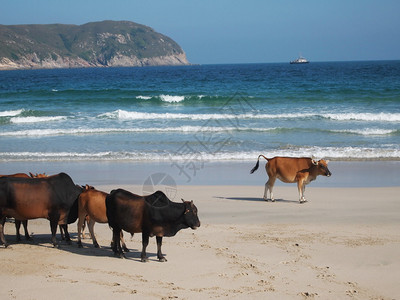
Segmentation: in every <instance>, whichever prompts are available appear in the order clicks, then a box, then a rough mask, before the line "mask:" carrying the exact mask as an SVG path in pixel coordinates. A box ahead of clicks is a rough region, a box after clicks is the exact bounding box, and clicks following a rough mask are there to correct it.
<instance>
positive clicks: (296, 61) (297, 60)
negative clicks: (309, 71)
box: [290, 55, 309, 64]
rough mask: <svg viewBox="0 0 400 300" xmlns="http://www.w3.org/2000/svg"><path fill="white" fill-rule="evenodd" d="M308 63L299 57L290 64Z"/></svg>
mask: <svg viewBox="0 0 400 300" xmlns="http://www.w3.org/2000/svg"><path fill="white" fill-rule="evenodd" d="M308 63H309V61H308V60H307V59H305V58H304V57H303V56H301V55H299V57H298V58H297V59H295V60H292V61H291V62H290V64H308Z"/></svg>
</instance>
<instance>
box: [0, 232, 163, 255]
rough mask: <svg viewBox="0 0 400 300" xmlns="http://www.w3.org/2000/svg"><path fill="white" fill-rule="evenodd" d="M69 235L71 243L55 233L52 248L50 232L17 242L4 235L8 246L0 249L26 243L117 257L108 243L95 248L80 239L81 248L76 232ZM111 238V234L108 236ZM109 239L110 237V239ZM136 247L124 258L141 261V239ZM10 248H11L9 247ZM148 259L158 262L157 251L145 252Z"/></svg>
mask: <svg viewBox="0 0 400 300" xmlns="http://www.w3.org/2000/svg"><path fill="white" fill-rule="evenodd" d="M70 236H71V240H72V241H71V243H70V244H69V243H67V242H66V241H63V240H61V238H60V236H59V235H57V242H58V247H57V248H54V247H53V244H52V243H51V234H34V233H32V234H31V239H30V240H26V239H25V238H24V237H22V239H21V241H19V242H17V241H16V239H15V235H9V234H7V235H5V237H6V240H7V242H8V245H9V246H8V247H7V248H4V246H0V249H2V251H8V250H10V251H11V249H12V248H13V246H15V245H20V244H26V245H34V246H37V247H42V248H48V249H51V248H54V250H55V251H56V250H57V249H58V250H61V251H65V252H69V253H73V254H77V255H84V256H99V257H115V259H118V258H119V257H117V256H115V255H114V252H113V251H112V249H111V246H110V244H108V245H100V248H95V247H94V246H93V243H92V240H91V239H90V238H89V239H88V238H86V239H83V240H82V245H83V248H79V247H78V243H77V242H78V238H77V233H70ZM110 238H111V236H110ZM110 241H111V239H110ZM152 241H153V242H154V247H156V240H155V238H154V239H152V238H150V241H149V247H148V248H150V247H152V246H153V245H152ZM137 244H138V247H139V248H140V250H139V249H136V248H129V252H125V253H124V255H125V259H128V260H134V261H138V262H140V261H141V258H140V255H141V247H142V242H141V241H137ZM9 248H11V249H9ZM146 254H147V257H148V260H149V261H156V262H158V258H157V253H153V252H148V251H147V252H146ZM163 255H164V256H165V257H166V258H167V255H166V254H165V253H163Z"/></svg>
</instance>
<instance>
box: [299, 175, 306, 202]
mask: <svg viewBox="0 0 400 300" xmlns="http://www.w3.org/2000/svg"><path fill="white" fill-rule="evenodd" d="M305 188H306V186H305V184H304V182H303V181H302V180H299V181H297V189H298V190H299V202H300V203H304V202H306V201H307V200H306V198H305V197H304V190H305Z"/></svg>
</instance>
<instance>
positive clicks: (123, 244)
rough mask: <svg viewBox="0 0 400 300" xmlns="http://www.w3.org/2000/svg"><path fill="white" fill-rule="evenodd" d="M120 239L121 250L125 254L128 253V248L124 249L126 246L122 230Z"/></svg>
mask: <svg viewBox="0 0 400 300" xmlns="http://www.w3.org/2000/svg"><path fill="white" fill-rule="evenodd" d="M120 239H121V244H122V249H124V251H125V252H129V249H128V247H126V244H125V240H124V234H123V233H122V230H121V236H120Z"/></svg>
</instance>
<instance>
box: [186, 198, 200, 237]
mask: <svg viewBox="0 0 400 300" xmlns="http://www.w3.org/2000/svg"><path fill="white" fill-rule="evenodd" d="M182 202H183V204H184V205H185V212H184V218H185V222H186V224H187V225H188V226H189V227H190V228H192V229H193V230H194V229H197V228H198V227H200V220H199V217H198V216H197V207H196V205H194V203H193V200H192V201H185V200H183V199H182Z"/></svg>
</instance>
